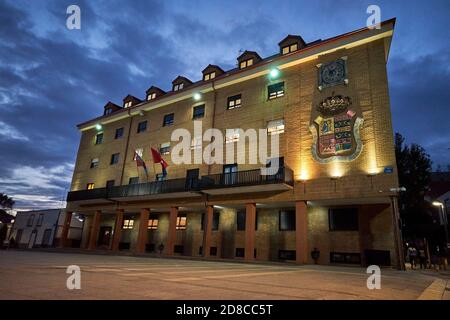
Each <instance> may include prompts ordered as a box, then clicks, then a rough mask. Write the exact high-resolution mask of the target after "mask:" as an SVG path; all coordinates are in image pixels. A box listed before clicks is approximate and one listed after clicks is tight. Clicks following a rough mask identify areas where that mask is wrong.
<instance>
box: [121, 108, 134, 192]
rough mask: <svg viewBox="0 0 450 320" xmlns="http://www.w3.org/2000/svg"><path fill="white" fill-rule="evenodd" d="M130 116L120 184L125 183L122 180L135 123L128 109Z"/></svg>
mask: <svg viewBox="0 0 450 320" xmlns="http://www.w3.org/2000/svg"><path fill="white" fill-rule="evenodd" d="M128 116H129V117H130V125H129V126H128V135H127V141H126V145H125V155H124V158H123V165H122V172H121V173H120V180H119V182H120V185H122V184H123V181H122V180H123V176H124V171H125V164H126V162H127V156H128V144H129V143H130V134H131V125H132V123H133V117H132V116H131V112H130V109H128Z"/></svg>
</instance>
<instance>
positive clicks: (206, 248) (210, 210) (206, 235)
mask: <svg viewBox="0 0 450 320" xmlns="http://www.w3.org/2000/svg"><path fill="white" fill-rule="evenodd" d="M213 216H214V207H213V206H207V207H206V213H205V222H206V223H204V225H203V256H204V257H205V258H207V257H209V253H210V248H211V233H212V224H213Z"/></svg>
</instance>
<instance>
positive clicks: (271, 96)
mask: <svg viewBox="0 0 450 320" xmlns="http://www.w3.org/2000/svg"><path fill="white" fill-rule="evenodd" d="M277 86H282V87H283V90H282V91H281V90H276V91H274V92H271V88H277ZM280 92H281V93H280ZM273 93H275V94H273ZM285 95H286V83H285V82H284V81H279V82H277V83H272V84H269V85H268V86H267V100H275V99H278V98H282V97H284V96H285Z"/></svg>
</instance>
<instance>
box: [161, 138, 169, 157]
mask: <svg viewBox="0 0 450 320" xmlns="http://www.w3.org/2000/svg"><path fill="white" fill-rule="evenodd" d="M159 153H160V154H161V155H168V154H170V141H168V142H163V143H161V144H160V145H159Z"/></svg>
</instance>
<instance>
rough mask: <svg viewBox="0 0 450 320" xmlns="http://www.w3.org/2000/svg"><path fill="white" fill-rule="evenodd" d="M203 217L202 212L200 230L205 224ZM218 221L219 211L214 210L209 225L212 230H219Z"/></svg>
mask: <svg viewBox="0 0 450 320" xmlns="http://www.w3.org/2000/svg"><path fill="white" fill-rule="evenodd" d="M205 217H206V214H205V213H202V222H201V230H204V228H205V226H206V221H205ZM219 222H220V212H218V211H216V212H214V213H213V221H212V226H211V230H212V231H217V230H219Z"/></svg>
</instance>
